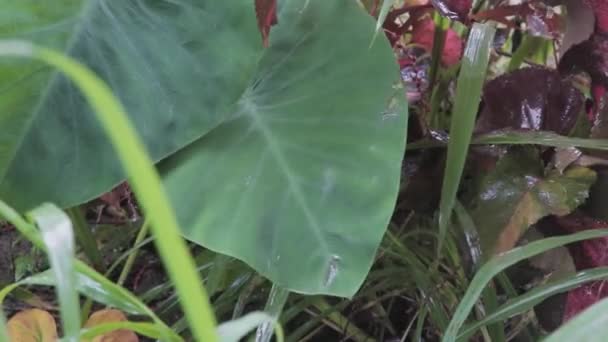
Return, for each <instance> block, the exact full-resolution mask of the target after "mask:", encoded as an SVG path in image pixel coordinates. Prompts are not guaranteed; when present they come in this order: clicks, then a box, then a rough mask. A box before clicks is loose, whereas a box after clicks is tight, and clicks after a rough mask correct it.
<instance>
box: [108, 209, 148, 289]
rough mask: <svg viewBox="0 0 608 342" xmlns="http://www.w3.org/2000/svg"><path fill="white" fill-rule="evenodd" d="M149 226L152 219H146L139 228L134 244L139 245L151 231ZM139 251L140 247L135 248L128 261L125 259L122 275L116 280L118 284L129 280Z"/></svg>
mask: <svg viewBox="0 0 608 342" xmlns="http://www.w3.org/2000/svg"><path fill="white" fill-rule="evenodd" d="M149 227H150V221H148V220H145V221H144V224H143V225H142V226H141V228H140V229H139V232H138V233H137V237H136V238H135V242H134V243H133V246H138V245H139V244H140V243H141V242H142V241H143V240H144V239H145V238H146V236H147V235H148V231H149ZM138 252H139V249H138V248H134V249H133V252H132V253H131V254H129V257H128V258H127V261H125V265H124V266H123V268H122V271H121V272H120V275H119V276H118V281H117V282H116V283H117V284H118V285H120V286H122V285H123V284H124V283H125V281H126V280H127V277H128V276H129V273H130V272H131V269H132V268H133V264H134V263H135V259H137V254H138Z"/></svg>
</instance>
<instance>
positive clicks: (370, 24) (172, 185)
mask: <svg viewBox="0 0 608 342" xmlns="http://www.w3.org/2000/svg"><path fill="white" fill-rule="evenodd" d="M5 11H6V13H10V14H11V15H12V16H11V18H17V19H11V20H12V21H11V22H7V21H6V20H0V34H1V35H9V36H11V37H13V36H18V37H21V38H26V39H30V40H34V41H36V42H37V43H39V44H42V45H47V46H52V47H55V48H62V47H64V46H67V47H68V48H67V49H65V51H66V53H69V54H70V55H72V56H74V57H76V58H77V59H79V60H80V61H81V62H83V63H84V64H86V65H88V66H89V67H91V68H93V69H94V70H95V71H96V72H97V73H98V74H99V75H100V76H101V77H102V78H103V79H104V80H105V81H106V82H107V83H108V84H109V85H110V86H111V88H112V90H113V91H114V92H115V93H116V94H117V96H119V97H120V99H121V100H122V102H123V103H124V105H125V107H126V108H127V111H128V112H129V115H130V116H131V120H132V121H133V122H134V124H135V126H136V127H137V129H138V131H139V133H140V134H141V136H142V137H143V140H144V142H145V143H146V145H147V148H148V150H149V152H150V154H151V155H152V157H153V158H154V159H156V160H161V159H163V158H165V157H167V156H169V155H171V154H172V153H175V152H176V151H179V152H178V153H177V154H176V155H175V156H173V157H171V158H168V159H167V160H166V161H163V163H162V164H161V170H162V172H163V175H164V178H165V185H166V187H167V190H168V192H169V194H170V196H171V199H172V201H173V203H174V204H175V205H176V209H177V213H178V216H179V219H180V222H181V224H182V226H183V228H184V234H185V236H186V237H188V238H189V239H191V240H193V241H195V242H197V243H200V244H202V245H204V246H206V247H208V248H210V249H213V250H216V251H220V252H223V253H226V254H229V255H231V256H234V257H236V258H239V259H241V260H244V261H245V262H247V263H248V264H249V265H251V266H253V267H254V268H255V269H256V270H257V271H259V272H260V273H262V274H263V275H266V276H267V277H269V278H270V279H272V280H273V281H276V282H278V283H279V284H280V285H282V286H284V287H287V288H289V289H291V290H294V291H298V292H305V293H328V294H334V295H342V296H350V295H352V294H354V292H355V291H356V290H357V288H358V287H359V285H360V284H361V282H362V281H363V278H364V277H365V275H366V273H367V271H368V270H369V267H370V265H371V262H372V259H373V256H374V253H375V250H376V248H377V246H378V244H379V241H380V239H381V237H382V235H383V233H384V230H385V228H386V224H387V222H388V220H389V217H390V215H391V212H392V209H393V205H394V201H395V198H396V193H397V190H398V183H399V175H400V163H401V159H402V156H403V150H404V144H405V131H406V129H405V120H406V111H407V107H406V105H405V103H404V98H403V90H402V89H395V87H394V85H395V84H397V82H398V78H399V74H398V69H397V66H396V63H395V61H394V56H393V54H392V50H391V49H390V46H389V44H388V43H387V42H386V41H385V40H382V39H377V40H376V42H375V44H373V45H372V46H371V47H370V42H371V41H372V38H373V35H374V20H373V18H371V17H370V16H368V15H367V14H366V13H365V12H364V11H363V10H362V9H361V8H360V7H359V6H358V5H357V4H356V3H355V2H353V1H347V0H340V1H325V0H310V1H299V0H283V1H279V2H278V13H277V14H278V19H279V20H278V21H279V24H278V25H276V26H275V27H274V28H273V34H272V35H271V37H270V47H269V48H268V49H263V48H262V44H261V40H260V37H259V35H258V33H257V29H256V20H255V11H254V2H253V1H251V0H234V1H215V0H213V1H212V0H199V1H195V0H171V1H169V0H166V1H152V0H142V1H136V2H131V1H107V0H92V1H89V2H86V5H85V2H83V1H78V0H65V1H63V2H60V3H53V4H47V3H46V2H43V3H39V2H37V1H33V0H29V1H21V0H19V1H17V0H13V1H9V2H8V6H7V7H6V9H5V8H3V12H5ZM36 11H41V12H43V13H45V14H44V15H35V13H36ZM15 20H17V21H19V20H21V21H23V22H18V24H15V22H14V21H15ZM68 37H69V38H68ZM0 63H1V64H0V76H3V77H2V78H0V82H1V83H0V87H1V88H2V89H7V90H6V91H4V92H2V93H1V94H0V113H2V114H0V121H1V122H2V123H3V125H2V126H0V127H2V129H3V132H10V133H11V136H12V138H10V137H8V135H7V134H0V139H2V140H1V141H0V149H1V151H0V196H2V197H3V198H7V199H9V200H10V202H11V203H13V204H15V205H16V206H18V207H19V208H21V209H24V208H29V207H32V206H34V205H35V204H36V203H39V202H43V201H53V202H56V203H59V204H60V205H62V206H71V205H73V204H77V203H80V202H83V201H86V200H88V199H90V198H93V197H95V196H98V195H99V194H101V193H103V192H105V191H107V190H109V189H110V188H111V187H112V185H114V184H116V183H118V182H120V181H121V180H122V179H123V178H124V175H123V171H122V168H121V167H120V165H119V163H118V161H117V159H116V158H115V156H114V155H113V152H112V149H111V146H110V144H109V143H108V142H107V140H106V138H105V137H104V135H103V133H102V130H101V128H100V127H99V125H98V123H97V122H96V120H95V119H94V116H93V115H92V113H91V112H90V109H89V107H88V104H86V102H85V101H84V99H83V97H82V96H81V95H80V94H79V93H78V91H77V90H76V89H75V88H74V87H73V86H72V85H70V83H69V82H68V81H66V80H65V79H64V78H62V77H60V76H56V75H55V74H52V73H51V72H50V71H48V70H46V69H44V68H41V66H40V65H38V64H25V63H22V62H10V63H6V62H0ZM363 80H365V83H363V82H362V81H363ZM364 84H368V85H373V86H367V87H366V86H364ZM4 123H6V125H5V124H4ZM5 127H6V131H4V129H5Z"/></svg>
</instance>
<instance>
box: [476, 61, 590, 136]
mask: <svg viewBox="0 0 608 342" xmlns="http://www.w3.org/2000/svg"><path fill="white" fill-rule="evenodd" d="M483 101H484V108H483V110H482V112H481V114H480V116H479V119H478V122H477V127H476V132H478V133H486V132H490V131H495V130H500V129H505V128H510V129H523V130H534V131H539V130H542V131H553V132H556V133H558V134H563V135H567V134H568V133H570V131H571V130H572V128H573V127H574V124H575V123H576V120H577V118H578V116H579V113H580V112H581V110H582V109H583V105H584V98H583V95H582V93H581V92H580V91H579V90H578V89H576V88H575V87H574V86H573V85H572V84H571V82H570V81H569V80H567V79H562V77H561V76H560V75H559V74H558V73H557V72H555V71H552V70H550V69H544V68H537V67H531V68H524V69H520V70H516V71H514V72H511V73H509V74H506V75H503V76H500V77H497V78H496V79H494V80H492V81H490V82H488V83H487V84H486V86H485V88H484V93H483Z"/></svg>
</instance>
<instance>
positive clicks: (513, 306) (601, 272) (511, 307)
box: [458, 267, 608, 341]
mask: <svg viewBox="0 0 608 342" xmlns="http://www.w3.org/2000/svg"><path fill="white" fill-rule="evenodd" d="M606 278H608V267H600V268H595V269H591V270H586V271H583V272H580V273H577V274H575V275H573V276H570V277H567V278H564V279H560V280H557V281H553V282H551V283H549V284H545V285H543V286H539V287H536V288H534V289H532V290H530V291H528V292H527V293H525V294H523V295H521V296H519V297H516V298H513V299H511V300H509V301H508V302H506V303H505V304H503V305H501V306H500V307H499V308H498V309H497V310H496V311H494V312H492V313H490V314H488V315H487V316H486V317H484V318H483V319H482V320H480V321H478V322H475V323H473V324H471V325H469V326H466V327H465V328H464V329H463V331H462V333H461V334H460V335H459V336H458V339H459V340H460V341H468V340H469V338H470V336H471V335H472V334H474V333H475V331H476V330H477V329H479V328H481V327H483V326H485V325H488V324H491V323H494V322H502V321H504V320H506V319H508V318H511V317H513V316H515V315H518V314H521V313H522V312H525V311H527V310H530V309H532V308H533V307H534V306H535V305H537V304H539V303H541V302H542V301H543V300H545V299H547V298H549V297H551V296H553V295H555V294H558V293H564V292H567V291H569V290H571V289H574V288H576V287H578V286H580V285H582V284H584V283H587V282H590V281H595V280H602V279H606Z"/></svg>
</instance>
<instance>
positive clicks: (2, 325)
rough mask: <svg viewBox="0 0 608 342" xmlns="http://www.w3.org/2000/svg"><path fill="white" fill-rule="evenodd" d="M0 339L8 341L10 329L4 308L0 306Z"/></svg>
mask: <svg viewBox="0 0 608 342" xmlns="http://www.w3.org/2000/svg"><path fill="white" fill-rule="evenodd" d="M0 341H8V330H7V327H6V318H5V317H4V310H2V307H1V306H0Z"/></svg>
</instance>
